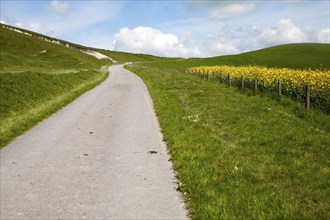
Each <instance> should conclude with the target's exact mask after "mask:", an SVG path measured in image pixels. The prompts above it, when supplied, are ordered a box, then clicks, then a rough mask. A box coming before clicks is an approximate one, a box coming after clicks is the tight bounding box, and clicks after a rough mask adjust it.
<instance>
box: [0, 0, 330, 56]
mask: <svg viewBox="0 0 330 220" xmlns="http://www.w3.org/2000/svg"><path fill="white" fill-rule="evenodd" d="M0 4H1V17H0V18H1V19H0V20H1V23H6V24H10V25H14V26H18V27H22V28H26V29H29V30H33V31H36V32H39V33H43V34H47V35H50V36H53V37H56V38H60V39H64V40H68V41H71V42H74V43H79V44H83V45H87V46H93V47H98V48H105V49H110V50H116V51H127V52H134V53H146V54H153V55H159V56H171V57H209V56H217V55H225V54H236V53H241V52H246V51H251V50H255V49H260V48H264V47H269V46H273V45H278V44H285V43H299V42H318V43H329V42H330V39H329V35H330V29H329V28H330V24H329V20H330V1H329V0H290V1H289V0H259V1H248V0H245V1H223V0H218V1H205V0H204V1H196V0H194V1H185V0H171V1H164V0H162V1H151V0H148V1H138V0H134V1H133V0H131V1H119V0H117V1H106V0H102V1H97V0H93V1H86V0H84V1H79V0H71V1H65V0H38V1H33V0H1V1H0Z"/></svg>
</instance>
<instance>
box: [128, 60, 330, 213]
mask: <svg viewBox="0 0 330 220" xmlns="http://www.w3.org/2000/svg"><path fill="white" fill-rule="evenodd" d="M200 62H201V61H200ZM207 62H209V61H207ZM191 65H196V63H195V62H194V60H191V59H190V60H185V61H178V62H158V63H157V62H155V63H148V64H147V63H145V64H143V63H142V64H135V65H132V66H129V67H128V68H129V69H130V70H132V71H134V72H136V73H137V74H138V75H139V76H140V77H141V78H142V79H143V80H144V82H145V83H146V85H147V87H148V89H149V91H150V93H151V95H152V98H153V101H154V105H155V109H156V113H157V116H158V118H159V121H160V125H161V128H162V132H163V134H164V138H165V140H166V143H167V145H168V149H169V151H170V154H171V157H172V161H173V163H174V169H175V170H176V171H177V172H178V175H179V179H180V181H181V185H180V187H179V190H181V191H182V192H184V195H185V199H186V201H187V202H188V203H189V210H190V212H191V214H192V218H193V219H327V218H328V217H329V216H330V211H329V210H330V205H329V204H330V199H329V198H330V187H329V186H330V185H329V184H330V183H329V174H330V172H329V171H330V170H329V165H330V164H329V157H328V155H329V154H330V150H329V147H328V144H329V143H330V124H329V121H330V117H329V116H327V115H325V114H323V113H321V112H317V111H315V110H313V111H311V112H310V113H308V114H307V113H306V112H305V110H304V106H303V105H302V104H300V103H297V102H294V101H291V100H290V99H286V98H283V99H282V100H281V102H278V101H277V100H274V99H271V98H270V97H268V96H259V95H258V96H252V95H249V94H243V93H242V92H240V91H239V90H238V89H236V88H232V87H231V88H229V87H228V86H226V85H224V84H219V83H217V82H214V81H206V80H202V79H200V78H198V77H196V76H192V75H186V74H183V73H182V69H183V68H185V67H187V66H191Z"/></svg>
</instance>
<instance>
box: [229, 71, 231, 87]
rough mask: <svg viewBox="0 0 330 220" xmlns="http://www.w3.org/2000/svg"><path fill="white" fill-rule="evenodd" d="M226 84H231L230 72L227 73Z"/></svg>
mask: <svg viewBox="0 0 330 220" xmlns="http://www.w3.org/2000/svg"><path fill="white" fill-rule="evenodd" d="M228 84H229V86H231V77H230V73H228Z"/></svg>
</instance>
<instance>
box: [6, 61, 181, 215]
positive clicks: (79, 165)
mask: <svg viewBox="0 0 330 220" xmlns="http://www.w3.org/2000/svg"><path fill="white" fill-rule="evenodd" d="M110 73H111V75H110V77H109V78H108V79H107V80H106V81H104V82H103V83H102V84H101V85H99V86H97V87H96V88H94V89H93V90H91V91H89V92H87V93H85V94H84V95H82V96H80V97H79V98H78V99H77V100H75V101H74V102H72V103H71V104H69V105H68V106H66V107H64V108H63V109H62V110H60V111H59V112H57V113H56V114H54V115H52V116H51V117H49V118H47V119H45V120H44V121H42V122H41V123H39V124H38V125H37V126H35V127H34V128H33V129H31V130H29V131H28V132H26V133H25V134H24V135H22V136H20V137H18V138H17V139H16V140H14V141H13V142H11V143H10V144H9V145H8V146H6V147H4V148H3V149H1V151H0V153H1V154H0V156H1V175H0V178H1V179H0V181H1V194H0V199H1V207H0V212H1V214H0V217H1V218H0V219H56V220H57V219H187V213H186V210H185V207H184V203H183V202H182V199H181V197H180V194H179V193H178V192H177V191H176V184H175V183H174V182H175V179H174V174H173V170H172V165H171V163H170V162H169V161H168V159H169V156H168V154H167V150H166V146H165V144H164V143H163V142H162V134H161V133H160V129H159V126H158V123H157V119H156V116H155V113H154V110H153V105H152V101H151V99H150V96H149V93H148V91H147V89H146V87H145V85H144V83H143V82H142V80H141V79H140V78H139V77H137V76H136V75H135V74H133V73H131V72H129V71H127V70H125V69H123V66H122V65H118V66H113V67H111V68H110Z"/></svg>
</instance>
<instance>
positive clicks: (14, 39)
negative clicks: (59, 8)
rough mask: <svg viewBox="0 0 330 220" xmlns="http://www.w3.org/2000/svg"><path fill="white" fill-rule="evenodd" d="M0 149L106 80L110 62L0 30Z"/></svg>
mask: <svg viewBox="0 0 330 220" xmlns="http://www.w3.org/2000/svg"><path fill="white" fill-rule="evenodd" d="M0 48H1V53H0V96H1V98H0V125H1V127H0V147H2V146H4V145H5V144H6V143H8V142H9V141H10V140H12V139H13V138H14V137H16V136H17V135H19V134H21V133H23V132H24V131H26V130H27V129H29V128H30V127H31V126H33V125H35V124H36V123H37V122H39V121H40V120H42V119H43V118H45V117H47V116H48V115H50V114H51V113H53V112H54V111H56V110H58V109H59V108H61V107H62V106H64V105H66V104H67V103H68V102H70V101H71V100H73V99H74V98H76V97H77V96H79V95H80V94H82V93H83V92H84V91H86V90H88V89H91V88H93V87H94V86H95V85H97V84H98V83H100V82H101V81H103V80H104V79H105V78H106V77H107V75H108V74H107V69H106V66H109V65H110V64H111V63H112V62H111V61H110V60H108V59H97V58H96V57H94V56H90V55H87V54H85V53H82V52H81V51H79V50H76V49H72V48H68V47H65V46H62V45H58V44H56V43H52V42H47V41H45V40H42V39H40V38H36V37H33V36H29V35H27V34H23V33H19V32H16V31H13V30H9V29H8V28H3V27H2V26H0Z"/></svg>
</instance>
